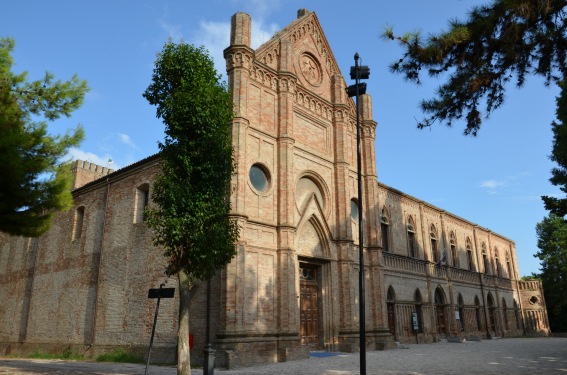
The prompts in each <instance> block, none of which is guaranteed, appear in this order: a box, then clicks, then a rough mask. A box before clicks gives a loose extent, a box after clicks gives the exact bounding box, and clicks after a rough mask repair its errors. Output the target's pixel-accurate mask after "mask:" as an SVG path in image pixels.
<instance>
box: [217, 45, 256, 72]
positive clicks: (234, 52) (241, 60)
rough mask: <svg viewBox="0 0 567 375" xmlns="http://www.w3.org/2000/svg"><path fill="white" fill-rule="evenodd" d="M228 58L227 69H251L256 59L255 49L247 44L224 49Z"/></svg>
mask: <svg viewBox="0 0 567 375" xmlns="http://www.w3.org/2000/svg"><path fill="white" fill-rule="evenodd" d="M224 58H225V60H226V71H227V72H230V71H231V70H233V69H235V68H245V69H250V68H251V67H252V62H253V61H254V50H252V49H251V48H248V47H246V46H231V47H228V48H227V49H225V50H224Z"/></svg>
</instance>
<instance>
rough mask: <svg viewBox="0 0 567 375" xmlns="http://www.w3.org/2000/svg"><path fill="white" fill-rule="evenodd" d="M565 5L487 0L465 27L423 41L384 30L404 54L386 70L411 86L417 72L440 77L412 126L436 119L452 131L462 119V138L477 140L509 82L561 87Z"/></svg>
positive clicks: (562, 0)
mask: <svg viewBox="0 0 567 375" xmlns="http://www.w3.org/2000/svg"><path fill="white" fill-rule="evenodd" d="M566 5H567V0H494V1H493V2H492V3H491V4H489V5H486V6H480V7H475V8H473V9H472V11H471V12H470V14H469V17H468V19H466V20H465V21H459V20H453V21H451V22H450V29H449V31H447V32H443V33H439V34H435V35H432V36H430V37H428V38H423V37H422V35H421V34H420V33H410V34H406V35H404V36H401V37H400V36H396V35H395V34H394V32H393V31H392V30H391V29H389V30H386V32H385V33H384V36H385V37H386V38H389V39H392V40H397V41H398V42H399V43H400V44H401V45H402V46H403V48H404V50H405V52H404V54H403V56H402V58H400V60H399V61H397V62H395V63H393V64H392V65H391V66H390V68H391V70H392V72H395V73H400V74H403V75H404V77H405V78H406V79H407V80H409V81H412V82H415V83H417V84H419V83H420V82H421V79H422V78H421V74H422V72H423V71H426V72H427V73H428V74H429V76H431V77H444V78H445V77H446V81H445V83H444V84H442V85H440V86H439V88H438V90H437V96H436V97H434V98H433V99H429V100H424V101H422V103H421V108H422V110H423V112H424V113H427V114H430V115H429V117H426V118H425V119H423V120H422V121H420V122H419V123H418V127H419V128H424V127H429V126H431V125H432V124H433V123H435V122H436V121H439V122H441V123H445V124H446V125H448V126H451V125H452V124H453V122H454V121H456V120H461V119H462V120H465V121H466V128H465V130H464V133H465V134H467V135H468V134H470V135H476V134H477V132H478V131H479V129H480V127H481V123H482V118H483V117H485V116H486V117H487V116H489V115H490V113H491V112H492V111H493V110H495V109H497V108H498V107H500V106H501V105H502V104H503V103H504V93H505V90H506V86H507V84H508V83H510V81H512V79H513V78H514V77H515V82H516V84H517V86H518V87H521V86H522V85H523V84H524V82H525V80H526V76H529V75H537V76H542V77H544V79H545V82H546V84H559V83H560V82H562V81H565V78H566V73H567V55H566V50H567V38H566V36H567V35H566V30H567V19H566V18H565V6H566ZM482 103H485V105H484V110H482V108H481V105H482ZM483 111H484V113H483Z"/></svg>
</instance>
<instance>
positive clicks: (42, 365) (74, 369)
mask: <svg viewBox="0 0 567 375" xmlns="http://www.w3.org/2000/svg"><path fill="white" fill-rule="evenodd" d="M366 357H367V358H366V361H367V371H366V373H367V375H449V374H483V375H489V374H503V375H528V374H529V375H538V374H567V338H520V339H502V340H483V341H481V342H475V341H469V342H465V343H447V342H441V343H437V344H429V345H415V344H413V345H403V346H402V348H398V349H394V350H387V351H379V352H368V353H367V355H366ZM359 361H360V357H359V355H358V353H354V354H347V353H313V356H312V357H311V358H309V359H305V360H300V361H290V362H284V363H274V364H269V365H263V366H255V367H248V368H242V369H238V370H221V369H215V374H217V375H296V374H297V375H300V374H309V375H359V374H360V367H359ZM144 371H145V366H144V365H134V364H116V363H112V364H108V363H94V362H74V361H54V360H30V359H12V358H0V375H7V374H10V375H38V374H76V375H133V374H144ZM148 373H149V374H151V375H175V374H176V370H175V368H174V367H165V366H150V368H149V371H148ZM191 373H192V375H202V374H203V372H202V370H200V369H194V370H192V371H191Z"/></svg>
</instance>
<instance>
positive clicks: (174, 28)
mask: <svg viewBox="0 0 567 375" xmlns="http://www.w3.org/2000/svg"><path fill="white" fill-rule="evenodd" d="M158 23H159V26H160V27H161V28H162V29H163V31H165V32H166V33H167V36H168V38H170V39H171V40H172V41H174V42H179V41H181V40H183V39H184V38H183V33H182V32H181V26H180V25H172V24H169V23H167V22H165V21H164V20H163V19H160V20H158Z"/></svg>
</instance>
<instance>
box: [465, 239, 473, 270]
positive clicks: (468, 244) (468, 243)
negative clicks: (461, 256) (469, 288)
mask: <svg viewBox="0 0 567 375" xmlns="http://www.w3.org/2000/svg"><path fill="white" fill-rule="evenodd" d="M465 247H466V249H467V263H468V264H467V265H468V267H469V271H474V263H473V256H472V243H471V239H470V238H469V237H467V240H466V244H465Z"/></svg>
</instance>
